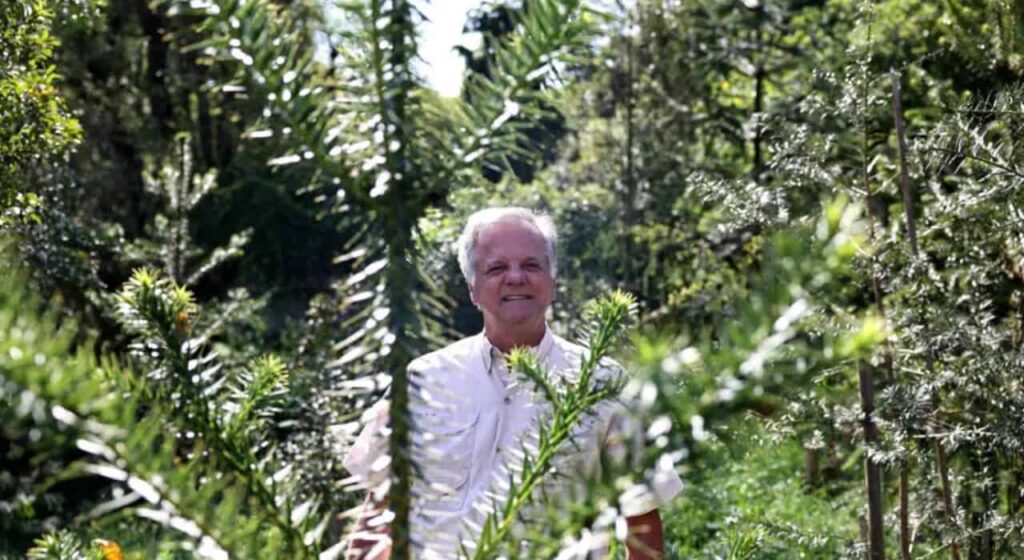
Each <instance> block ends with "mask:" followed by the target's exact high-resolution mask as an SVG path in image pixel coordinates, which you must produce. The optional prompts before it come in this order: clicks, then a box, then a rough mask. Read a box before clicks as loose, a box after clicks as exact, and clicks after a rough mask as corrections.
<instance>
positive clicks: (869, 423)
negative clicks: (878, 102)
mask: <svg viewBox="0 0 1024 560" xmlns="http://www.w3.org/2000/svg"><path fill="white" fill-rule="evenodd" d="M864 96H865V98H866V92H865V94H864ZM864 122H866V121H864ZM862 125H863V127H864V130H863V131H862V135H861V148H862V151H863V160H864V161H863V165H862V168H861V175H862V180H863V182H864V189H865V192H866V193H867V196H868V198H869V199H870V198H871V183H870V181H869V180H868V163H867V125H866V124H863V122H862ZM869 227H870V236H871V241H872V242H874V240H875V237H876V236H875V223H874V219H871V220H870V221H869ZM871 264H872V275H871V289H872V293H873V295H874V298H875V306H876V307H877V308H878V312H879V314H880V315H881V316H883V317H884V316H885V310H884V308H883V305H882V288H881V282H880V281H879V279H878V272H877V270H875V266H874V265H875V263H874V260H872V263H871ZM886 364H887V365H888V367H889V368H890V369H889V377H890V378H891V377H892V370H891V368H892V362H891V361H890V360H887V361H886ZM858 376H859V379H858V381H859V385H860V399H861V409H862V411H863V414H864V418H863V420H862V421H863V424H864V444H865V445H864V447H865V450H864V451H865V452H864V479H865V485H866V487H867V495H868V527H867V529H868V530H867V533H868V535H869V539H868V541H867V542H868V552H867V554H868V559H869V560H881V559H882V558H885V542H884V532H883V527H882V474H881V467H880V466H879V465H878V464H877V463H876V462H875V461H874V460H873V459H872V458H871V454H870V453H869V452H868V448H870V447H871V446H873V445H874V444H875V443H876V442H877V440H878V428H877V426H876V425H875V420H874V417H873V415H874V412H875V381H874V378H873V377H872V375H871V371H870V369H869V368H868V365H867V364H866V363H864V362H863V361H861V362H860V363H859V364H858ZM862 532H863V527H862Z"/></svg>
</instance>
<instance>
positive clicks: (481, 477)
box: [345, 208, 681, 559]
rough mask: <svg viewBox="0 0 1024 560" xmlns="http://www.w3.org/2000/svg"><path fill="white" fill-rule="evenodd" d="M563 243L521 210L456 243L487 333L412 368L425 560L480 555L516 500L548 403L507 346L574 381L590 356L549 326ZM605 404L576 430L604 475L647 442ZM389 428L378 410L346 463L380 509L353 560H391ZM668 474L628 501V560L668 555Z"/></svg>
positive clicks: (671, 478)
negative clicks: (512, 493) (493, 521)
mask: <svg viewBox="0 0 1024 560" xmlns="http://www.w3.org/2000/svg"><path fill="white" fill-rule="evenodd" d="M556 241H557V236H556V233H555V228H554V225H553V224H552V222H551V220H550V219H549V218H546V217H540V216H537V215H534V214H533V213H532V212H530V211H529V210H526V209H523V208H490V209H486V210H482V211H479V212H477V213H475V214H473V215H472V216H471V217H470V218H469V221H468V223H467V224H466V227H465V230H464V231H463V233H462V236H461V237H460V239H459V266H460V268H461V269H462V273H463V275H464V276H465V278H466V281H467V283H468V285H469V294H470V297H471V299H472V301H473V303H474V304H475V305H476V306H477V308H479V309H480V311H481V312H482V313H483V319H484V330H483V332H482V333H480V334H478V335H476V336H472V337H469V338H466V339H463V340H460V341H458V342H456V343H454V344H452V345H450V346H448V347H445V348H443V349H441V350H438V351H436V352H432V353H430V354H427V355H425V356H422V357H420V358H418V359H416V360H414V361H413V362H412V363H411V364H410V365H409V372H410V378H411V381H412V386H413V387H414V388H415V391H414V392H415V395H416V396H417V397H418V398H416V399H415V400H414V404H413V405H412V406H411V414H412V418H413V423H414V426H415V429H414V433H413V435H412V440H413V459H414V461H416V463H417V465H418V466H419V470H418V472H419V480H418V481H417V484H415V485H414V496H413V502H412V504H413V505H412V507H413V510H412V512H411V519H410V522H411V527H410V530H411V537H412V541H413V545H414V548H415V553H416V556H417V557H422V558H454V557H457V556H458V551H459V550H460V546H464V545H466V544H467V543H469V547H470V548H472V543H474V542H476V539H477V537H478V536H479V527H480V524H481V523H482V522H483V521H484V519H485V518H486V515H487V512H488V511H492V510H493V509H494V508H495V507H496V506H497V505H498V504H500V501H501V499H502V498H503V497H504V495H505V494H507V490H508V480H509V478H510V476H509V474H510V472H514V471H515V468H514V467H513V464H514V463H515V461H516V460H517V458H521V453H520V452H519V450H520V449H521V448H522V446H523V444H524V443H526V442H529V441H530V437H531V435H532V437H534V439H535V437H536V431H537V422H543V421H544V420H543V418H544V413H543V412H544V410H545V406H544V403H543V402H542V401H543V399H541V398H539V397H538V396H536V395H535V394H534V393H533V392H532V391H530V390H529V389H528V388H527V387H524V386H523V385H524V384H521V383H517V382H516V380H515V376H514V375H513V374H512V373H511V372H509V371H508V368H507V366H506V364H505V360H504V356H505V355H506V354H507V353H508V352H509V350H511V349H512V348H514V347H528V348H530V349H531V351H533V352H534V353H535V355H536V356H537V357H538V358H539V359H540V361H541V362H542V363H543V364H544V365H545V366H546V367H547V368H549V369H551V370H552V371H556V372H569V374H570V375H571V372H572V371H574V370H578V369H579V366H580V363H581V357H582V356H583V354H584V353H585V352H586V349H584V348H582V347H580V346H578V345H575V344H572V343H569V342H567V341H565V340H563V339H562V338H559V337H558V336H555V335H554V334H553V333H552V332H551V330H550V329H549V328H548V326H547V323H546V320H545V316H546V313H547V310H548V307H549V306H550V305H551V301H552V299H553V298H554V278H555V272H556V270H555V254H556ZM602 404H607V406H602V407H600V409H599V410H598V411H597V414H595V415H594V417H592V418H589V419H588V420H587V421H586V422H584V423H582V424H583V425H582V426H580V427H579V428H578V429H577V430H576V432H575V434H574V444H575V447H574V448H573V449H574V455H577V456H578V458H579V459H581V460H582V461H584V463H586V465H585V468H584V469H583V472H586V471H587V470H588V469H589V470H593V469H595V468H598V467H597V465H598V464H600V461H599V460H598V458H599V456H600V455H601V454H602V453H606V454H611V455H618V456H620V457H621V456H622V455H624V454H625V447H627V446H626V445H624V444H625V443H627V442H628V441H630V440H634V441H636V440H638V439H639V441H640V442H642V439H640V438H642V436H640V438H637V437H635V436H638V435H639V432H638V431H637V430H635V429H629V428H624V425H625V424H624V422H623V420H624V419H625V416H626V415H624V414H623V412H624V409H623V408H622V407H621V406H616V405H612V404H611V403H602ZM386 424H387V405H386V404H385V403H383V402H382V403H378V404H377V405H375V406H374V407H373V408H372V409H371V411H370V414H369V421H368V423H367V425H366V427H365V428H364V429H363V432H362V433H361V434H360V435H359V437H358V439H357V440H356V442H355V444H354V445H353V447H352V450H351V451H350V453H349V456H348V457H347V458H346V460H345V466H346V468H348V470H349V471H350V472H351V473H352V474H353V475H355V476H357V477H359V478H361V479H362V480H364V481H366V483H367V485H368V487H370V488H371V492H370V495H369V497H368V504H370V505H371V506H372V505H376V506H377V507H376V508H372V507H371V508H369V511H370V512H369V513H366V514H364V515H363V518H362V519H361V520H360V521H359V526H360V528H361V533H362V536H357V538H356V539H354V541H353V544H352V546H351V547H350V554H349V557H350V558H387V557H388V548H387V537H386V534H384V531H385V530H386V525H385V523H386V520H387V519H388V517H387V515H379V516H378V515H377V514H376V513H375V511H376V512H379V511H381V510H383V506H384V505H385V504H386V496H382V495H379V494H381V493H383V492H382V491H380V490H377V491H376V492H375V491H374V489H375V488H377V489H379V488H381V487H382V486H383V487H386V483H384V484H383V485H381V484H379V483H380V482H381V481H383V477H384V476H385V475H386V465H387V460H386V458H385V457H383V455H384V453H385V452H386V448H387V445H386V436H385V435H384V434H385V433H386ZM580 451H581V452H580ZM520 460H521V459H520ZM660 474H661V481H660V483H658V484H655V485H654V486H653V487H652V489H649V490H647V491H641V492H638V493H633V495H632V499H630V500H628V501H624V502H623V503H622V505H621V509H622V512H623V514H624V515H625V516H626V519H627V524H628V526H629V528H630V533H629V534H630V537H629V539H628V540H627V547H628V549H629V557H630V558H631V559H641V558H659V557H660V556H661V555H662V552H663V550H664V542H663V537H662V525H661V518H660V517H659V514H658V509H657V508H658V506H659V505H660V504H663V503H665V502H666V501H667V500H669V499H671V498H672V497H673V496H674V495H675V494H676V493H678V492H679V489H680V488H681V482H680V481H679V478H678V476H676V474H675V472H674V471H669V473H668V474H667V475H666V474H665V473H660ZM375 480H376V481H377V484H375V483H374V481H375ZM375 516H376V517H375ZM374 517H375V519H374ZM375 528H376V529H375ZM375 531H376V533H377V534H376V535H374V532H375ZM373 537H376V539H375V538H373ZM375 540H376V542H375Z"/></svg>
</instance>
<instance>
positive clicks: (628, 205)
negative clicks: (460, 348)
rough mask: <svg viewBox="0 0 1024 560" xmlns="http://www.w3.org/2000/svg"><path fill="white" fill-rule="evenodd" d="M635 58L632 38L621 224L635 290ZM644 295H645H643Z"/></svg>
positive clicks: (628, 277)
mask: <svg viewBox="0 0 1024 560" xmlns="http://www.w3.org/2000/svg"><path fill="white" fill-rule="evenodd" d="M635 57H636V53H635V49H634V45H633V38H632V37H627V40H626V158H625V159H626V161H625V170H624V171H625V173H624V175H625V177H623V183H625V187H626V189H625V190H626V192H625V193H624V195H625V196H624V197H623V200H622V203H623V204H622V212H623V216H622V217H623V220H622V221H623V224H622V226H623V227H622V272H623V276H624V279H625V281H626V285H627V286H633V289H636V288H637V285H635V284H633V282H634V280H635V279H636V278H635V275H634V272H633V259H634V258H635V257H636V255H634V253H635V251H634V248H633V237H632V235H633V232H632V230H633V226H634V225H636V212H635V205H636V195H637V184H636V164H635V162H634V161H633V144H634V141H635V138H634V136H635V130H634V128H635V123H634V115H633V113H634V109H635V104H636V99H635V97H636V92H635V91H634V89H633V81H634V77H635V76H634V75H633V73H634V63H635V61H634V58H635ZM644 295H646V294H644Z"/></svg>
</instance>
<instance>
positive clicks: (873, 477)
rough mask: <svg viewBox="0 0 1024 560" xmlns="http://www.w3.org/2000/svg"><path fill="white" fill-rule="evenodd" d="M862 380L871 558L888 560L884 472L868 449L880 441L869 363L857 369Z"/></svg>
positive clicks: (861, 404) (861, 364) (872, 559)
mask: <svg viewBox="0 0 1024 560" xmlns="http://www.w3.org/2000/svg"><path fill="white" fill-rule="evenodd" d="M858 373H859V378H860V407H861V410H862V411H863V412H862V413H863V415H864V417H863V418H862V419H861V422H862V424H863V427H864V443H865V453H864V475H865V480H866V483H867V489H868V551H869V554H868V558H869V559H870V560H882V559H883V558H885V542H884V527H883V526H882V469H881V467H880V466H879V464H878V463H877V462H875V460H874V459H873V458H872V457H871V453H870V452H869V449H870V448H871V447H872V446H874V445H875V444H876V443H877V442H878V428H877V426H876V425H875V420H874V417H873V415H874V412H875V381H874V379H873V378H872V375H871V369H870V367H869V366H868V364H867V363H865V362H863V361H861V362H860V364H859V368H858Z"/></svg>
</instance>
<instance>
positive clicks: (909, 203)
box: [889, 70, 960, 560]
mask: <svg viewBox="0 0 1024 560" xmlns="http://www.w3.org/2000/svg"><path fill="white" fill-rule="evenodd" d="M889 76H890V78H891V80H892V113H893V121H894V122H895V126H896V145H897V148H898V155H899V166H900V192H901V193H902V195H903V217H904V220H905V223H906V227H907V240H908V241H909V242H910V251H911V254H912V255H913V257H914V259H919V258H920V256H921V248H920V246H919V245H918V243H917V227H916V225H915V218H914V197H913V193H912V192H911V191H910V174H909V172H908V171H907V141H906V130H905V127H904V123H903V100H902V98H901V96H900V75H899V73H898V72H896V71H895V70H892V71H891V72H890V73H889ZM926 362H927V364H926V366H927V371H928V372H929V373H932V372H934V370H935V363H934V358H933V357H932V356H931V354H930V353H929V354H928V357H927V358H926ZM934 446H935V460H936V463H937V466H938V470H939V479H940V480H941V482H942V502H943V506H944V507H945V509H946V515H947V516H948V517H949V522H950V523H951V524H952V526H953V527H956V526H957V519H956V510H955V509H954V508H953V498H952V489H951V488H950V484H949V463H948V461H947V459H946V451H945V449H943V447H942V443H941V442H940V441H939V440H938V439H935V440H934ZM949 551H950V555H951V557H952V558H953V560H960V546H959V544H958V543H957V541H956V539H953V541H952V542H951V543H950V547H949Z"/></svg>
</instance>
